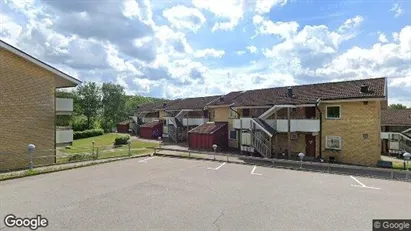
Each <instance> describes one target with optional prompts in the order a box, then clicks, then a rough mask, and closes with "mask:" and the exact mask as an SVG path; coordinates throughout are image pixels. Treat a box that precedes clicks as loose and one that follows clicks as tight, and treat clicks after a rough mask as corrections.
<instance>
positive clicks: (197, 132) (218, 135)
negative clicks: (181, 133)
mask: <svg viewBox="0 0 411 231" xmlns="http://www.w3.org/2000/svg"><path fill="white" fill-rule="evenodd" d="M213 144H217V145H218V149H220V150H221V149H226V148H227V147H228V124H227V123H225V122H207V123H205V124H202V125H200V126H198V127H196V128H193V129H192V130H190V131H189V132H188V146H189V147H190V148H192V149H203V150H210V151H212V150H213V148H212V146H213Z"/></svg>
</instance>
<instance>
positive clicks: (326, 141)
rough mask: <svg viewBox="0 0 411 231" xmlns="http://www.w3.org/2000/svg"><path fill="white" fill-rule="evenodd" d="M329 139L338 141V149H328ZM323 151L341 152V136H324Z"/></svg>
mask: <svg viewBox="0 0 411 231" xmlns="http://www.w3.org/2000/svg"><path fill="white" fill-rule="evenodd" d="M329 139H338V143H339V144H338V145H339V148H330V147H329V145H328V140H329ZM325 149H333V150H342V138H341V136H325Z"/></svg>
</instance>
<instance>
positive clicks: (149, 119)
mask: <svg viewBox="0 0 411 231" xmlns="http://www.w3.org/2000/svg"><path fill="white" fill-rule="evenodd" d="M154 120H158V118H156V117H143V118H141V121H142V122H143V123H149V122H153V121H154Z"/></svg>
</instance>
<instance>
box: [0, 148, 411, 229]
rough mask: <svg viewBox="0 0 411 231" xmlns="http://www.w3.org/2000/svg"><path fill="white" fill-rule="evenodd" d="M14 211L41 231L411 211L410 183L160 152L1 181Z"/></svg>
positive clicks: (0, 210)
mask: <svg viewBox="0 0 411 231" xmlns="http://www.w3.org/2000/svg"><path fill="white" fill-rule="evenodd" d="M7 214H14V215H15V216H16V217H22V218H23V217H35V216H36V215H41V216H42V217H44V218H46V219H47V220H48V226H47V227H46V228H45V229H44V230H62V229H69V230H113V229H116V230H126V229H127V230H148V229H162V230H182V229H185V230H187V229H190V230H256V229H264V230H372V219H384V218H387V219H388V218H391V219H406V218H408V219H410V218H411V184H410V183H409V182H401V181H391V180H381V179H372V178H363V177H358V176H350V175H336V174H326V173H317V172H304V171H295V170H288V169H277V168H271V167H263V166H258V165H247V164H236V163H225V162H223V161H219V162H217V161H206V160H192V159H178V158H168V157H159V156H155V157H154V158H153V157H143V158H136V159H130V160H124V161H118V162H112V163H107V164H101V165H95V166H90V167H84V168H80V169H73V170H67V171H62V172H56V173H50V174H45V175H38V176H32V177H26V178H21V179H15V180H8V181H4V182H0V216H1V219H2V220H3V218H4V217H5V216H6V215H7ZM0 230H2V231H3V230H13V229H9V228H7V227H5V224H4V222H3V221H0ZM27 230H28V229H27ZM39 230H41V229H39Z"/></svg>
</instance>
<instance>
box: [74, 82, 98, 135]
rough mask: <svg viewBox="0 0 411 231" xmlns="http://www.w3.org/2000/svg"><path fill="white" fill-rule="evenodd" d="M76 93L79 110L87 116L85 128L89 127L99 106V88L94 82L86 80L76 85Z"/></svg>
mask: <svg viewBox="0 0 411 231" xmlns="http://www.w3.org/2000/svg"><path fill="white" fill-rule="evenodd" d="M77 94H78V105H79V106H80V109H79V110H80V112H81V114H83V115H84V116H86V117H87V129H91V128H92V126H91V125H92V122H93V119H95V118H96V116H97V114H98V110H99V109H100V107H101V88H100V87H99V86H98V85H97V84H96V83H95V82H86V83H84V84H82V85H80V86H79V87H78V89H77Z"/></svg>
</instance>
